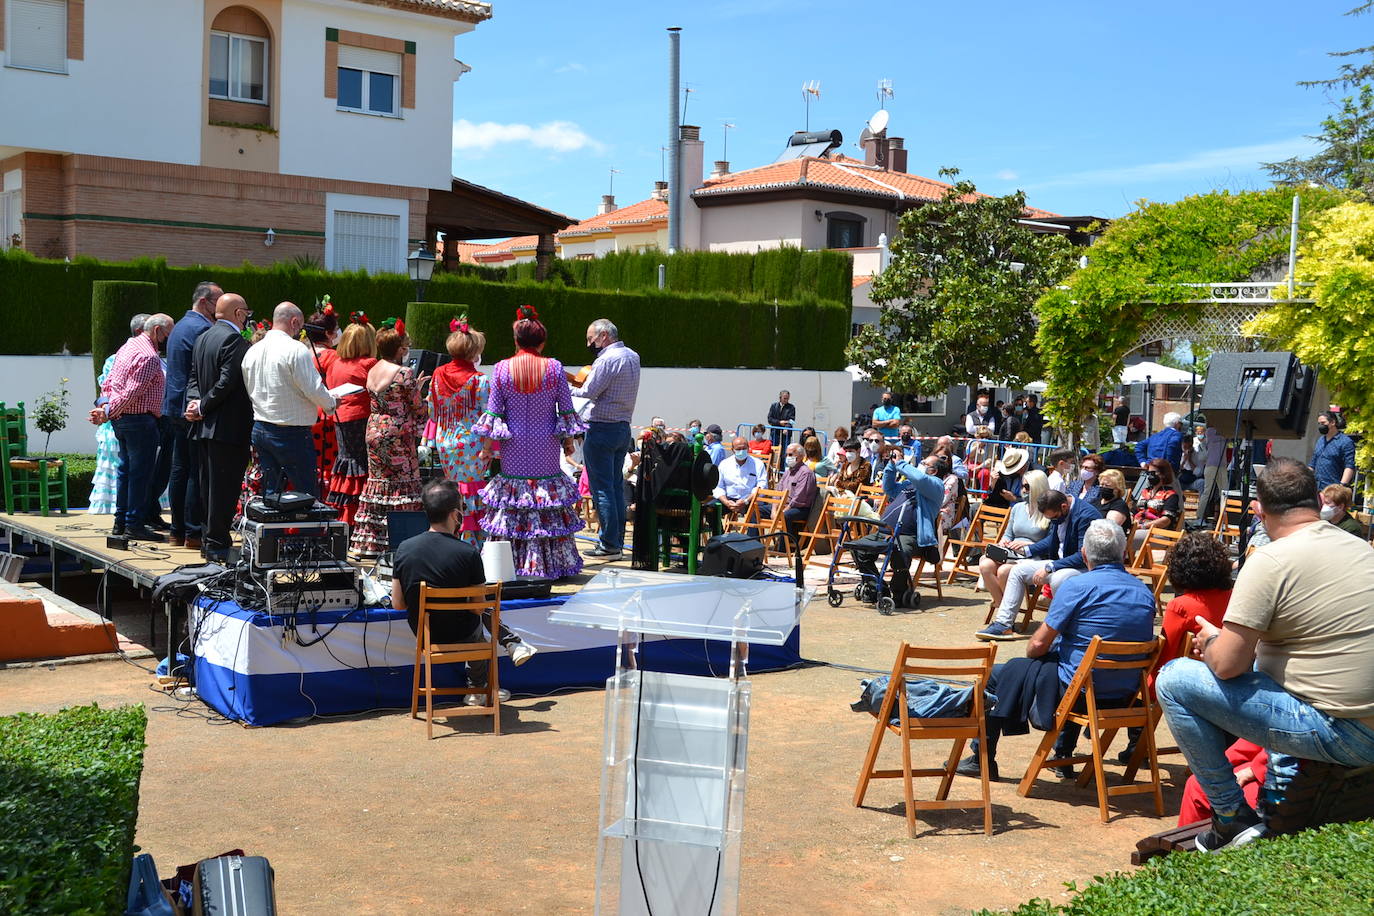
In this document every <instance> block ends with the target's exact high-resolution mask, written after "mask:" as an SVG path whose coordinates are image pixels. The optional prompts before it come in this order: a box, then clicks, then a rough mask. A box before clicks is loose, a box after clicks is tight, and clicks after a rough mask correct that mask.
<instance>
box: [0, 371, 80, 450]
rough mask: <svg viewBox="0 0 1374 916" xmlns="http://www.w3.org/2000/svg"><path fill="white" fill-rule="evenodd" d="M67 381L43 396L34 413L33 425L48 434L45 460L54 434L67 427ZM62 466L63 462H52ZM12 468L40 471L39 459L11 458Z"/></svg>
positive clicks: (44, 448) (63, 381)
mask: <svg viewBox="0 0 1374 916" xmlns="http://www.w3.org/2000/svg"><path fill="white" fill-rule="evenodd" d="M67 381H68V380H67V379H65V378H64V379H62V381H61V382H59V383H58V385H57V387H56V388H54V389H53V390H52V391H49V392H46V393H45V394H42V395H40V396H39V398H38V408H37V409H36V410H34V412H33V425H34V426H37V427H38V428H39V430H40V431H42V432H44V433H46V434H47V438H45V439H44V440H43V458H44V459H46V458H47V457H48V445H49V444H50V443H51V442H52V434H53V433H55V432H57V431H58V430H60V429H65V428H66V426H67V414H68V408H69V402H68V393H67ZM51 463H52V464H60V463H61V462H51ZM10 467H15V468H23V469H26V470H31V471H36V470H38V459H36V458H11V459H10Z"/></svg>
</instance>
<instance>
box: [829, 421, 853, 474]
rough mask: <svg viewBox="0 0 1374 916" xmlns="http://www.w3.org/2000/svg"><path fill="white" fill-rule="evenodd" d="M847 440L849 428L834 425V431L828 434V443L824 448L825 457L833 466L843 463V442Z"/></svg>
mask: <svg viewBox="0 0 1374 916" xmlns="http://www.w3.org/2000/svg"><path fill="white" fill-rule="evenodd" d="M848 441H849V429H848V428H847V427H844V426H837V427H835V432H833V433H832V434H831V436H830V445H828V446H827V447H826V449H825V457H826V458H828V459H830V463H831V465H833V466H834V467H839V466H840V465H842V464H844V444H845V443H846V442H848Z"/></svg>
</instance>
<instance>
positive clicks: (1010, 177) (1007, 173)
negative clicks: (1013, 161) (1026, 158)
mask: <svg viewBox="0 0 1374 916" xmlns="http://www.w3.org/2000/svg"><path fill="white" fill-rule="evenodd" d="M997 177H998V178H999V179H1000V180H1002V181H1015V180H1016V179H1017V178H1018V177H1019V176H1018V175H1017V174H1016V173H1015V172H1013V171H1012V170H1011V169H1002V171H1000V172H998V173H997Z"/></svg>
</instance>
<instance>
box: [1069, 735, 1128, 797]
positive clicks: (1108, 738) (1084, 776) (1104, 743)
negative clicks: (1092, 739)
mask: <svg viewBox="0 0 1374 916" xmlns="http://www.w3.org/2000/svg"><path fill="white" fill-rule="evenodd" d="M1118 731H1120V729H1116V728H1109V729H1107V730H1106V731H1105V732H1103V733H1102V736H1101V740H1100V741H1098V744H1099V745H1101V748H1102V759H1103V760H1106V759H1107V748H1109V747H1111V746H1112V741H1113V740H1114V739H1115V738H1116V733H1117V732H1118ZM1092 776H1093V774H1092V772H1091V771H1090V770H1087V769H1084V770H1083V772H1082V773H1079V774H1078V786H1079V787H1080V788H1081V787H1083V786H1086V785H1087V784H1088V780H1089V779H1092ZM1127 782H1130V780H1129V779H1128V780H1127Z"/></svg>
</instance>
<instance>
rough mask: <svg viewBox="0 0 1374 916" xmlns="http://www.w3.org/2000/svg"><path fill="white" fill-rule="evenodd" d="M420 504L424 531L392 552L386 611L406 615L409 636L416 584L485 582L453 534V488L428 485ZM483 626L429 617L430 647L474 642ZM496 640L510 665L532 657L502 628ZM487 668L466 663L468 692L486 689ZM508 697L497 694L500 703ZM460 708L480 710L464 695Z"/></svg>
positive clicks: (477, 557) (453, 617)
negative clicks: (389, 602) (388, 606)
mask: <svg viewBox="0 0 1374 916" xmlns="http://www.w3.org/2000/svg"><path fill="white" fill-rule="evenodd" d="M420 504H421V505H422V506H423V507H424V510H425V517H426V518H427V519H428V520H429V530H428V531H426V532H423V533H421V534H417V535H415V536H414V537H412V538H407V539H406V540H405V541H404V542H402V544H401V546H400V547H398V548H397V549H396V561H395V566H394V567H393V572H392V578H391V606H392V607H393V608H395V609H396V610H398V611H405V612H406V621H407V622H408V623H409V624H410V631H411V632H412V633H417V634H418V632H419V624H420V583H421V582H424V583H426V584H428V585H432V586H434V587H435V588H467V587H469V586H473V585H482V584H483V583H485V582H486V581H487V574H486V572H485V571H484V570H483V568H482V555H481V553H479V552H478V550H477V548H476V547H473V546H472V545H471V544H469V543H468V542H467V541H464V540H462V539H460V538H459V537H458V536H457V534H456V533H455V532H457V530H458V527H459V525H461V524H462V521H463V511H464V501H463V495H462V494H461V493H460V492H458V485H457V484H456V483H454V482H453V481H451V480H431V481H430V482H429V483H427V484H425V488H424V490H423V491H421V493H420ZM484 624H485V625H486V626H490V625H491V620H490V619H489V618H487V617H485V616H479V615H477V614H464V613H460V612H457V611H445V612H442V613H437V614H433V615H431V616H430V638H431V639H432V640H433V641H434V642H436V643H456V642H476V641H478V640H480V639H482V631H483V625H484ZM499 640H500V643H501V645H502V647H503V648H504V649H505V650H506V654H507V655H509V656H510V659H511V661H512V662H513V663H514V664H516V665H523V664H524V663H525V662H527V661H529V660H530V657H531V656H533V655H534V653H535V651H536V649H535V648H534V646H531V645H529V644H528V643H526V642H524V641H523V640H521V639H520V637H519V636H517V635H515V634H514V633H512V632H511V631H510V630H508V629H507V628H506V626H505V625H504V624H503V625H502V626H501V635H500V637H499ZM487 668H488V665H487V663H486V662H468V663H467V677H468V686H469V687H484V686H486V683H487V673H488V672H487ZM509 696H510V694H509V692H507V691H506V690H505V689H504V688H503V689H502V690H501V698H502V700H505V699H506V698H507V697H509ZM464 702H465V703H466V704H467V705H469V706H480V705H481V704H482V702H483V700H482V697H481V696H479V695H477V694H470V695H469V696H468V697H467V698H465V699H464Z"/></svg>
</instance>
